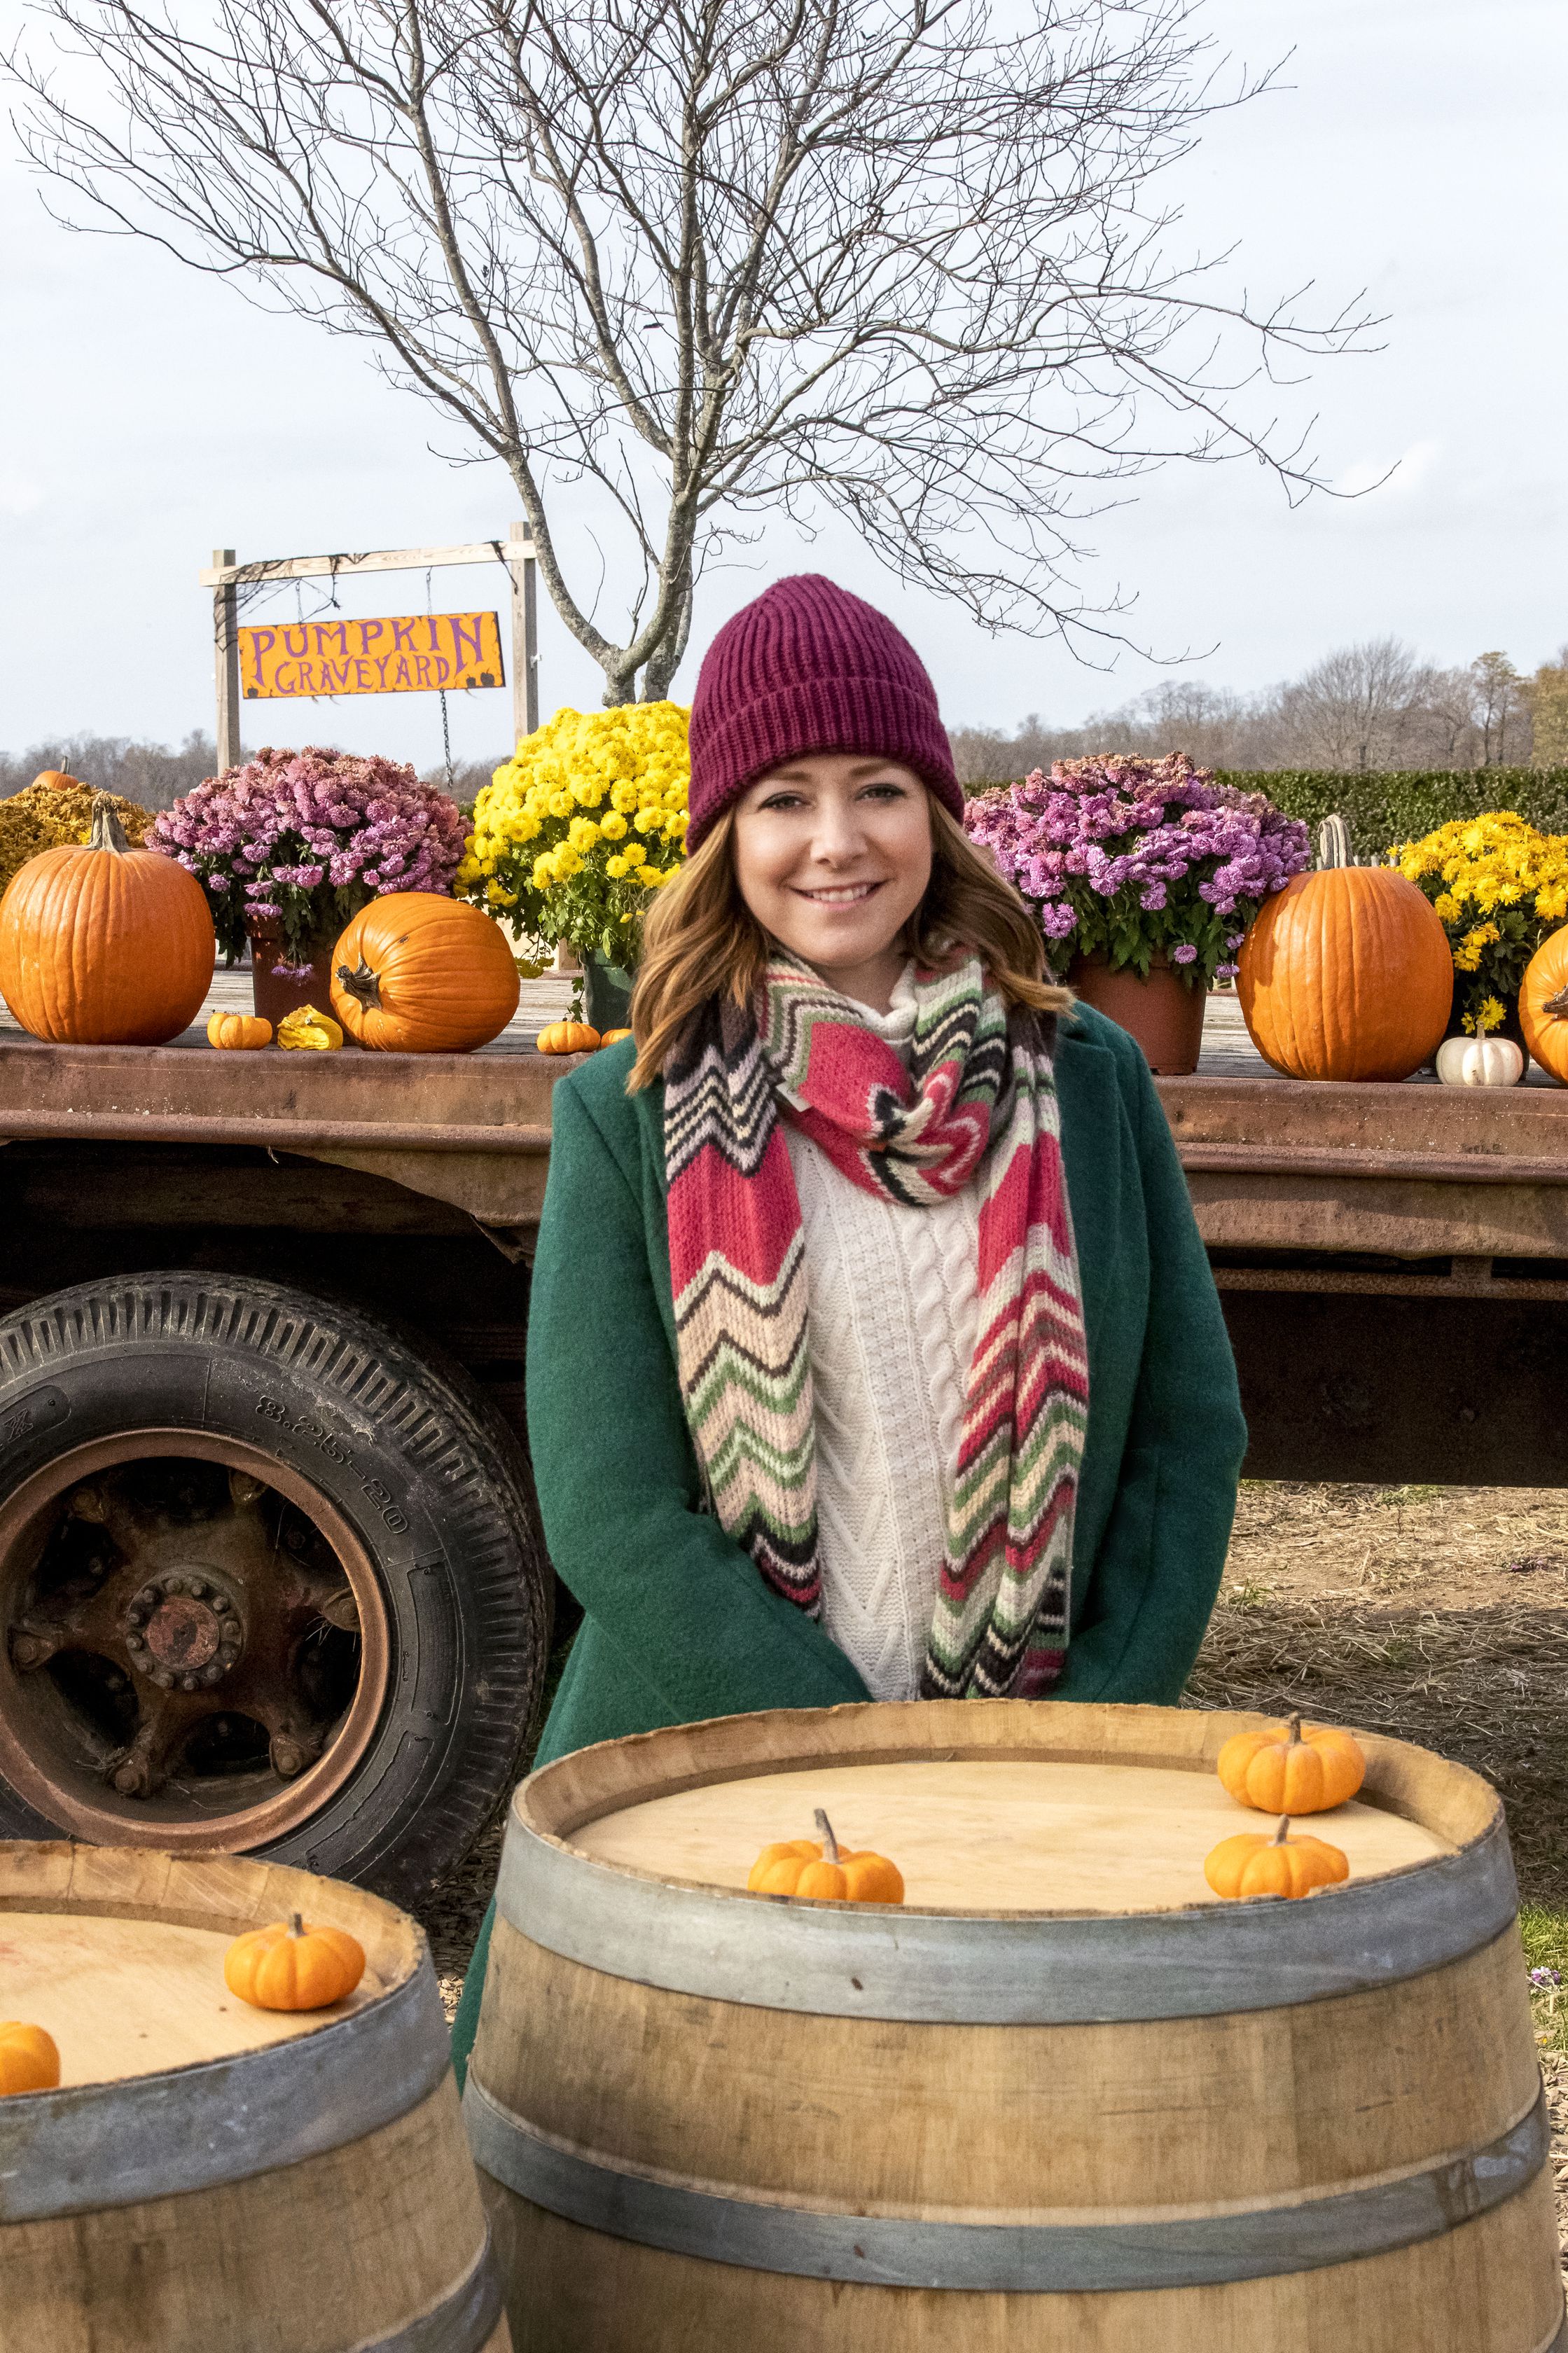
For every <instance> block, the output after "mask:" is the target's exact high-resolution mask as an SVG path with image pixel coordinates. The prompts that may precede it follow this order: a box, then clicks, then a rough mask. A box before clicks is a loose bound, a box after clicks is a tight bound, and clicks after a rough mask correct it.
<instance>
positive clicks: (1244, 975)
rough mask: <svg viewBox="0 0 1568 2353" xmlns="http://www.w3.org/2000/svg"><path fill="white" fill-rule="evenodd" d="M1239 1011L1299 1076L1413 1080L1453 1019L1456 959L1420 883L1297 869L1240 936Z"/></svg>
mask: <svg viewBox="0 0 1568 2353" xmlns="http://www.w3.org/2000/svg"><path fill="white" fill-rule="evenodd" d="M1236 990H1237V996H1238V997H1240V999H1241V1010H1242V1015H1243V1017H1244V1018H1245V1020H1246V1022H1247V1029H1248V1030H1249V1031H1250V1032H1251V1035H1252V1042H1253V1044H1254V1045H1255V1046H1256V1047H1257V1049H1258V1052H1259V1053H1260V1054H1261V1055H1262V1057H1263V1059H1264V1060H1265V1061H1266V1062H1268V1063H1269V1064H1270V1065H1271V1066H1272V1067H1273V1068H1274V1069H1275V1070H1277V1071H1283V1073H1284V1074H1285V1076H1286V1077H1287V1078H1292V1079H1407V1078H1408V1077H1409V1076H1410V1073H1411V1072H1412V1071H1417V1070H1419V1069H1420V1067H1421V1065H1422V1063H1423V1062H1424V1061H1426V1058H1427V1056H1428V1055H1429V1054H1431V1053H1432V1051H1433V1050H1434V1049H1435V1048H1436V1045H1437V1044H1438V1041H1439V1040H1440V1039H1441V1038H1442V1036H1443V1033H1444V1031H1445V1030H1446V1029H1447V1026H1448V1013H1449V1008H1450V1007H1451V1006H1452V1004H1453V999H1454V959H1453V956H1452V955H1451V953H1450V951H1449V947H1448V942H1447V937H1446V935H1445V934H1444V930H1443V926H1442V924H1441V923H1439V922H1438V920H1437V917H1436V913H1435V912H1434V910H1433V908H1432V906H1431V904H1430V902H1428V901H1427V900H1426V899H1425V898H1423V897H1422V895H1421V892H1419V891H1418V890H1417V889H1416V887H1415V883H1414V882H1410V881H1406V880H1405V876H1404V875H1403V874H1401V873H1399V872H1397V871H1395V869H1394V868H1393V867H1392V866H1331V867H1327V868H1325V869H1324V870H1323V871H1321V873H1317V874H1298V875H1297V876H1296V877H1295V878H1294V880H1293V881H1289V882H1288V883H1287V884H1286V885H1285V888H1284V890H1283V891H1279V892H1276V893H1275V895H1274V896H1273V898H1271V899H1266V900H1265V901H1264V902H1263V905H1262V907H1261V909H1260V910H1259V912H1258V920H1257V922H1256V923H1254V924H1253V926H1252V929H1251V930H1250V931H1249V932H1248V933H1247V937H1246V939H1245V940H1244V941H1243V943H1242V949H1241V958H1240V968H1239V970H1238V971H1237V980H1236Z"/></svg>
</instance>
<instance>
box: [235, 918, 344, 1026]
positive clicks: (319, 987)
mask: <svg viewBox="0 0 1568 2353" xmlns="http://www.w3.org/2000/svg"><path fill="white" fill-rule="evenodd" d="M338 931H339V927H338V926H337V925H334V926H333V928H332V929H331V931H327V932H318V933H317V934H316V935H315V937H314V938H313V939H312V940H311V941H310V969H309V970H308V971H302V972H299V973H283V972H274V970H273V968H272V967H273V966H274V965H278V964H281V963H283V962H284V961H285V959H286V958H288V954H289V952H288V948H287V947H286V945H285V944H284V939H283V926H282V924H281V923H278V922H276V921H274V920H272V919H270V918H263V920H261V921H260V922H258V923H247V925H246V935H247V938H248V940H249V942H250V994H251V997H252V998H253V1000H254V1002H255V1006H256V1010H257V1011H258V1013H259V1014H260V1015H261V1017H262V1019H263V1020H264V1021H270V1022H271V1024H272V1027H273V1028H274V1029H277V1027H278V1024H279V1021H281V1020H282V1018H283V1017H284V1015H285V1014H287V1013H297V1012H298V1011H299V1009H300V1006H301V1005H313V1006H314V1007H315V1008H316V1010H317V1012H318V1013H331V1009H332V950H333V948H334V947H335V946H336V945H337V942H338ZM354 1042H355V1041H354V1039H352V1038H351V1037H349V1036H348V1035H347V1034H346V1032H345V1034H344V1038H343V1043H344V1045H345V1046H352V1045H353V1044H354Z"/></svg>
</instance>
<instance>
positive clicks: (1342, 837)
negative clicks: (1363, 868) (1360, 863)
mask: <svg viewBox="0 0 1568 2353" xmlns="http://www.w3.org/2000/svg"><path fill="white" fill-rule="evenodd" d="M1354 864H1355V860H1354V858H1353V857H1352V854H1351V831H1350V828H1349V826H1348V825H1347V824H1346V823H1345V821H1344V819H1343V818H1342V817H1340V816H1338V815H1336V816H1334V817H1326V818H1324V819H1323V822H1322V824H1321V826H1320V827H1319V828H1318V865H1319V868H1320V870H1321V869H1322V868H1323V867H1326V866H1353V865H1354Z"/></svg>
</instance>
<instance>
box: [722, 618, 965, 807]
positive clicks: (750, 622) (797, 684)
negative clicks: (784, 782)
mask: <svg viewBox="0 0 1568 2353" xmlns="http://www.w3.org/2000/svg"><path fill="white" fill-rule="evenodd" d="M814 752H858V753H861V754H864V755H865V756H866V757H867V758H868V759H884V760H897V761H899V762H900V765H902V766H904V767H906V768H912V769H913V770H914V771H915V774H916V775H917V776H920V777H921V778H922V779H923V781H924V782H925V783H926V784H928V785H929V786H931V791H932V792H933V793H935V795H936V797H937V798H938V800H940V801H941V802H942V804H943V806H944V807H947V808H950V809H951V810H952V814H953V816H954V817H957V818H962V816H963V791H962V789H961V788H960V786H959V782H958V778H957V777H956V776H954V774H953V769H952V751H951V750H950V749H949V746H948V741H947V733H946V731H945V729H944V728H943V726H942V718H941V714H940V713H939V712H938V710H937V702H936V689H935V687H933V686H932V684H931V680H930V679H929V678H928V676H927V675H926V669H925V664H924V663H923V662H922V661H921V658H920V656H919V654H917V653H916V651H915V649H914V648H913V646H911V645H910V641H909V639H908V638H906V637H903V636H901V635H900V632H899V631H898V630H897V629H895V628H894V627H893V625H892V623H891V621H889V619H888V617H887V616H886V614H884V613H879V612H878V610H877V608H876V607H875V606H874V605H868V604H865V603H864V602H863V601H862V600H861V598H860V597H858V596H850V595H849V593H848V591H847V589H844V588H838V587H836V586H835V585H834V583H833V582H832V581H831V580H826V579H824V577H823V575H821V573H820V572H800V573H796V574H795V575H794V576H793V578H790V579H788V580H778V581H775V582H774V584H773V586H772V587H771V588H766V589H764V590H763V594H762V595H761V596H759V597H757V598H756V600H755V602H754V603H752V604H750V605H747V606H746V607H744V608H743V610H742V611H741V612H739V613H737V614H735V615H734V616H733V617H732V618H731V619H730V620H728V621H726V622H725V624H724V626H723V628H721V630H720V632H719V634H718V636H717V637H716V638H714V640H713V642H712V644H711V645H710V647H709V649H708V651H707V653H706V654H705V655H704V657H703V660H702V669H701V671H700V674H699V677H698V681H697V693H696V696H695V697H694V699H693V702H692V705H691V793H690V799H689V810H690V823H689V828H688V831H687V836H686V846H687V848H688V849H696V847H697V845H698V843H699V842H700V840H701V839H702V837H703V835H704V834H705V833H706V832H707V831H708V828H709V827H710V825H711V824H712V823H713V820H714V818H717V817H719V816H721V815H722V813H723V811H724V810H725V809H727V808H728V807H729V806H730V804H731V801H734V800H738V799H739V797H740V796H741V795H742V793H743V792H744V791H745V789H746V787H747V786H748V785H752V784H755V782H756V780H757V778H758V777H759V776H766V775H767V772H768V770H769V769H770V768H777V767H781V766H782V765H784V762H785V761H786V760H799V759H805V758H806V757H808V756H809V755H810V754H812V753H814Z"/></svg>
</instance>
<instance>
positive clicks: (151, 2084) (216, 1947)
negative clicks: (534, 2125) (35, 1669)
mask: <svg viewBox="0 0 1568 2353" xmlns="http://www.w3.org/2000/svg"><path fill="white" fill-rule="evenodd" d="M293 1912H300V1913H302V1914H303V1915H305V1917H306V1919H307V1920H308V1921H309V1922H310V1924H311V1925H312V1926H332V1927H339V1928H346V1929H347V1930H348V1931H349V1932H350V1933H351V1935H353V1936H356V1937H357V1938H358V1939H359V1941H360V1943H361V1945H363V1947H364V1951H365V1956H366V1968H365V1972H364V1976H363V1979H362V1980H361V1982H360V1984H359V1986H358V1987H357V1988H356V1989H355V1990H354V1991H353V1993H352V1994H350V1995H348V1996H347V1997H346V1998H345V1999H344V2000H342V2001H340V2002H337V2003H334V2004H333V2005H332V2007H331V2009H328V2010H318V2011H301V2012H297V2013H293V2014H287V2013H280V2012H278V2011H273V2010H253V2009H251V2008H250V2007H249V2006H248V2004H247V2003H245V2002H242V2001H240V2000H237V1998H236V1996H235V1995H233V1994H232V1993H230V1992H229V1990H228V1989H227V1987H226V1985H225V1983H224V1973H223V1961H224V1954H225V1952H226V1948H227V1946H228V1943H229V1940H230V1939H231V1937H233V1936H237V1935H238V1934H239V1933H240V1932H241V1930H243V1929H246V1928H254V1927H258V1926H262V1925H263V1924H265V1923H266V1922H268V1921H272V1920H279V1919H286V1918H287V1917H288V1916H289V1914H291V1913H293ZM0 2016H4V2017H6V2018H14V2019H21V2020H25V2021H27V2022H28V2023H29V2024H32V2025H37V2026H42V2027H45V2028H47V2031H49V2033H50V2034H52V2035H53V2037H54V2039H55V2042H57V2043H58V2047H59V2052H60V2063H61V2066H60V2072H61V2084H60V2088H59V2089H58V2091H43V2092H31V2093H26V2094H12V2095H11V2096H10V2097H8V2098H5V2099H0V2353H100V2348H101V2349H102V2353H109V2348H112V2353H508V2348H510V2342H511V2340H510V2335H509V2334H508V2330H507V2325H506V2319H505V2316H504V2314H503V2313H502V2311H501V2307H500V2293H499V2290H498V2286H497V2283H496V2277H495V2272H494V2267H493V2264H492V2263H491V2261H490V2257H489V2247H488V2243H487V2239H486V2232H485V2220H484V2212H483V2209H482V2208H481V2206H480V2203H479V2189H478V2185H477V2183H476V2181H475V2178H474V2169H473V2163H472V2160H471V2158H469V2156H468V2148H467V2146H466V2144H465V2142H464V2138H463V2128H462V2118H461V2115H460V2112H459V2110H458V2094H457V2086H456V2084H454V2082H453V2079H452V2071H451V2063H450V2058H449V2049H448V2042H447V2023H446V2019H445V2017H444V2015H443V2012H442V2009H441V2000H440V1996H439V1993H438V1991H437V1985H436V1979H435V1975H434V1972H433V1971H432V1968H431V1966H430V1955H429V1951H428V1948H427V1947H426V1942H425V1937H424V1934H423V1932H422V1931H421V1930H420V1929H419V1928H418V1927H417V1926H416V1924H415V1922H414V1921H412V1920H411V1919H409V1918H408V1916H407V1915H406V1914H405V1913H402V1912H399V1911H397V1910H396V1909H395V1906H394V1905H390V1904H385V1903H383V1902H382V1901H381V1900H380V1899H379V1898H378V1897H376V1896H374V1895H367V1894H364V1893H363V1891H362V1890H361V1889H359V1888H355V1887H346V1886H343V1885H342V1884H341V1883H338V1882H337V1881H334V1880H329V1879H317V1878H313V1877H311V1876H310V1874H309V1873H305V1872H301V1871H286V1870H281V1869H279V1868H277V1867H275V1866H273V1865H270V1864H267V1863H258V1862H242V1861H241V1860H239V1859H238V1858H237V1857H235V1856H224V1857H220V1858H217V1859H216V1860H209V1861H198V1860H195V1859H193V1858H191V1857H188V1856H176V1855H173V1854H163V1853H156V1852H149V1851H147V1850H146V1849H144V1848H137V1847H112V1848H104V1847H86V1846H75V1845H67V1844H44V1845H37V1846H33V1845H0Z"/></svg>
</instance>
